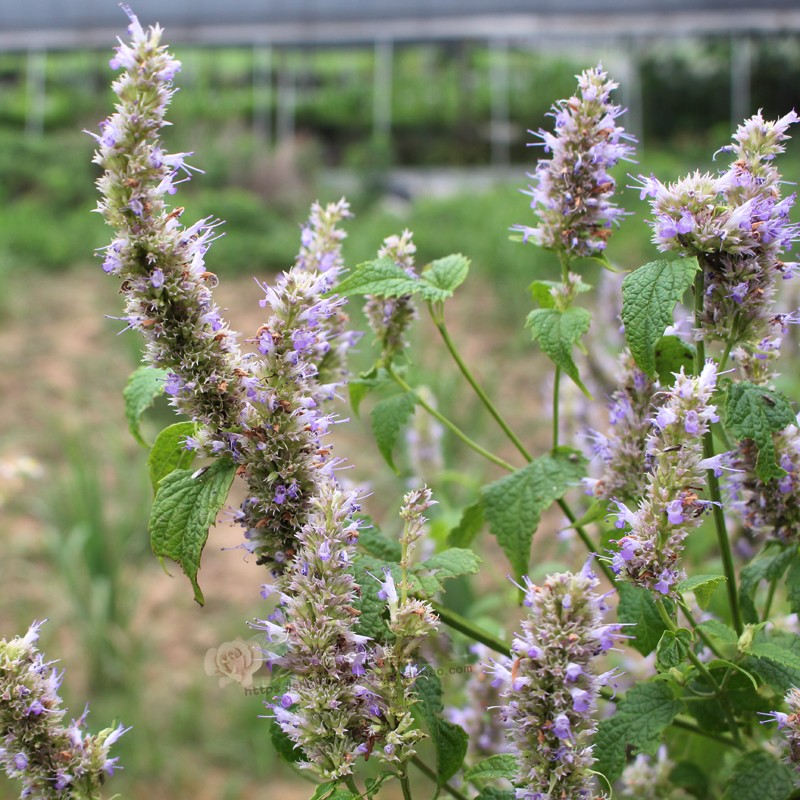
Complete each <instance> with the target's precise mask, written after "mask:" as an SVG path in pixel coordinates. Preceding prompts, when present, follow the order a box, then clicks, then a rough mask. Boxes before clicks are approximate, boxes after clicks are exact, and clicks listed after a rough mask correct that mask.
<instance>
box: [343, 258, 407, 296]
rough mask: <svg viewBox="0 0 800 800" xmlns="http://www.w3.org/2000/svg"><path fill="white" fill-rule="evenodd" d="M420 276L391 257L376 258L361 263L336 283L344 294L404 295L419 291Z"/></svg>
mask: <svg viewBox="0 0 800 800" xmlns="http://www.w3.org/2000/svg"><path fill="white" fill-rule="evenodd" d="M418 284H419V278H412V277H411V276H410V275H409V274H408V273H407V272H406V271H405V270H404V269H403V268H402V267H400V266H398V265H397V264H395V262H394V260H393V259H391V258H376V259H374V260H373V261H365V262H364V263H363V264H359V265H358V266H357V267H355V269H353V270H352V271H351V272H350V273H349V274H347V275H346V276H345V277H344V278H343V279H342V280H341V281H339V283H338V284H337V285H336V293H337V294H340V295H342V296H345V297H346V296H348V295H354V294H374V295H377V296H378V297H403V296H404V295H407V294H413V293H414V292H416V291H417V289H418Z"/></svg>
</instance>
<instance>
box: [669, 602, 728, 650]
mask: <svg viewBox="0 0 800 800" xmlns="http://www.w3.org/2000/svg"><path fill="white" fill-rule="evenodd" d="M679 605H680V607H681V611H682V612H683V616H684V617H686V619H687V620H688V622H689V624H690V625H691V626H692V628H693V629H694V632H695V633H696V634H697V635H698V636H699V637H700V640H701V641H702V642H703V644H704V645H705V646H706V647H707V648H708V649H709V650H710V651H711V652H712V653H713V654H714V655H715V656H716V657H717V658H723V655H722V653H720V652H719V650H718V649H717V648H716V646H715V645H714V644H713V642H712V641H711V639H709V638H708V636H706V634H705V632H704V631H703V629H702V628H701V627H700V625H699V624H698V622H697V620H696V619H695V618H694V615H693V614H692V612H691V610H690V609H689V606H687V605H686V603H685V602H684V601H683V600H680V601H679Z"/></svg>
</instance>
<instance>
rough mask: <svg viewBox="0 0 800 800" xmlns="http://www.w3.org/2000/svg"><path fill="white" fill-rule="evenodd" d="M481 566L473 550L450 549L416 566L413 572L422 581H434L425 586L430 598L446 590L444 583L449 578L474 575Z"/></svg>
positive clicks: (413, 567) (412, 569)
mask: <svg viewBox="0 0 800 800" xmlns="http://www.w3.org/2000/svg"><path fill="white" fill-rule="evenodd" d="M480 564H481V559H480V556H479V555H478V554H477V553H475V552H473V551H472V550H468V549H466V548H463V547H450V548H448V549H447V550H443V551H442V552H441V553H436V554H435V555H433V556H431V557H430V558H427V559H425V561H423V562H421V563H419V564H414V565H413V566H412V568H411V571H412V573H413V574H414V575H415V576H416V577H417V578H419V579H420V581H424V580H425V579H426V578H432V579H433V581H434V582H433V583H431V584H428V585H427V586H425V588H426V593H427V595H428V597H431V596H432V595H433V594H435V593H436V592H437V591H440V590H441V589H442V588H444V585H443V581H445V580H447V579H448V578H459V577H461V576H462V575H474V574H475V573H476V572H477V571H478V570H479V569H480ZM430 589H433V591H430Z"/></svg>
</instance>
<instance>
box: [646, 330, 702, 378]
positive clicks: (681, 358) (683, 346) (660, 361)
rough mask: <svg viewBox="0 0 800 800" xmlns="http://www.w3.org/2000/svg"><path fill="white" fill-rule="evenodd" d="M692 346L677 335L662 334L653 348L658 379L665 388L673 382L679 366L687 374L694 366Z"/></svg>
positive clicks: (679, 369)
mask: <svg viewBox="0 0 800 800" xmlns="http://www.w3.org/2000/svg"><path fill="white" fill-rule="evenodd" d="M694 355H695V351H694V347H692V346H691V345H690V344H688V342H684V341H683V339H680V338H679V337H677V336H662V337H661V338H660V339H659V340H658V341H657V342H656V346H655V350H654V356H655V367H656V374H657V375H658V380H659V382H660V383H661V385H662V386H663V387H664V388H666V387H668V386H672V384H673V383H674V382H675V374H676V373H679V372H680V371H681V367H682V368H683V370H684V372H685V373H686V374H687V375H690V374H691V372H692V369H693V368H694Z"/></svg>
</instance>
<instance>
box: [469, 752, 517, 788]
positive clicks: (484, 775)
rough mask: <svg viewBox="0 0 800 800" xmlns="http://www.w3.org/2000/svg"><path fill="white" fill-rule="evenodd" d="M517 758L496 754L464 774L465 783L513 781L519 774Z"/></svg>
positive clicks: (506, 754) (505, 754)
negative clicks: (498, 779)
mask: <svg viewBox="0 0 800 800" xmlns="http://www.w3.org/2000/svg"><path fill="white" fill-rule="evenodd" d="M517 769H518V766H517V758H516V756H514V755H513V754H511V753H496V754H495V755H493V756H489V757H488V758H484V759H483V760H482V761H479V762H478V763H477V764H475V765H474V766H472V767H470V768H469V769H468V770H466V771H465V772H464V780H465V781H488V780H495V779H497V778H505V779H507V780H510V781H513V780H514V778H515V776H516V774H517Z"/></svg>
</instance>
